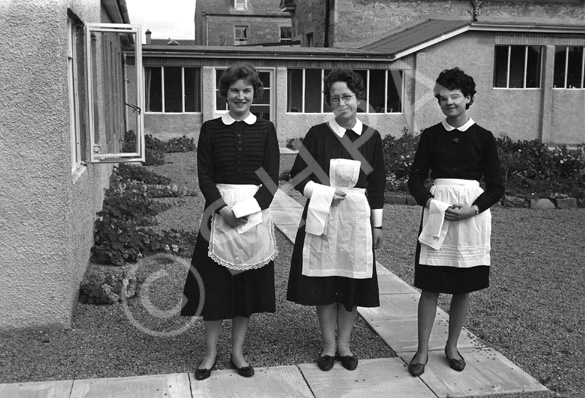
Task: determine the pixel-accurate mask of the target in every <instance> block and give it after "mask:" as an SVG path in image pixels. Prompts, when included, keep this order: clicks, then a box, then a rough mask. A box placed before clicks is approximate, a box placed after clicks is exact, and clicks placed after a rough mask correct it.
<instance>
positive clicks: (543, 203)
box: [530, 199, 555, 210]
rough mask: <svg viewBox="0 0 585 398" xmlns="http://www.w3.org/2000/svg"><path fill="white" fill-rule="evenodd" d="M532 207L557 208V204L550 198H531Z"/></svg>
mask: <svg viewBox="0 0 585 398" xmlns="http://www.w3.org/2000/svg"><path fill="white" fill-rule="evenodd" d="M530 208H531V209H543V210H546V209H555V204H554V203H553V202H551V200H550V199H530Z"/></svg>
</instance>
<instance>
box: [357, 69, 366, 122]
mask: <svg viewBox="0 0 585 398" xmlns="http://www.w3.org/2000/svg"><path fill="white" fill-rule="evenodd" d="M354 72H356V73H357V74H358V75H360V76H361V77H362V80H363V81H364V87H365V88H366V98H364V100H363V101H362V102H361V103H360V104H359V105H358V108H357V111H358V113H364V112H366V111H367V105H368V91H367V89H368V71H367V70H354Z"/></svg>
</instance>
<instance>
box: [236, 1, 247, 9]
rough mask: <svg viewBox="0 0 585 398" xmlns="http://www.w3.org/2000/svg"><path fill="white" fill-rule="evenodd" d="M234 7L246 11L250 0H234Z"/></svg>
mask: <svg viewBox="0 0 585 398" xmlns="http://www.w3.org/2000/svg"><path fill="white" fill-rule="evenodd" d="M234 9H235V10H238V11H246V10H247V9H248V0H234Z"/></svg>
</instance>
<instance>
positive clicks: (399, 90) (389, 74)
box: [286, 68, 405, 115]
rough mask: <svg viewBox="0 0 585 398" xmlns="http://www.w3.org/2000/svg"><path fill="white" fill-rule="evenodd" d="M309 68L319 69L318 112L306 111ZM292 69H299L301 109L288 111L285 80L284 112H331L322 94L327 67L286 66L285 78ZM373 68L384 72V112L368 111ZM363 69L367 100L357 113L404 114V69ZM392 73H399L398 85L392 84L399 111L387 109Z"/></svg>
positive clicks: (288, 83)
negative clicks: (363, 107)
mask: <svg viewBox="0 0 585 398" xmlns="http://www.w3.org/2000/svg"><path fill="white" fill-rule="evenodd" d="M308 69H310V70H320V74H321V76H320V79H319V80H320V87H319V97H320V104H321V105H320V111H319V112H307V111H306V104H307V102H306V99H307V93H306V84H307V78H306V71H307V70H308ZM292 70H296V71H301V72H302V74H301V78H302V82H301V83H302V84H300V87H301V93H302V95H301V109H300V110H299V112H291V111H289V108H290V106H289V100H290V99H289V98H290V97H289V93H288V87H290V82H288V81H287V104H286V109H287V111H286V113H287V114H291V115H295V114H314V115H315V114H323V113H329V112H331V108H330V106H329V105H327V104H326V103H325V98H324V95H323V90H324V88H325V86H324V82H323V79H324V78H325V75H326V72H327V73H328V72H329V71H330V69H329V68H288V69H287V80H288V79H289V76H290V74H289V73H288V72H289V71H292ZM372 70H375V71H383V72H384V98H385V101H384V112H371V111H370V106H369V104H370V102H369V98H370V87H371V84H370V71H372ZM354 71H356V72H358V70H357V69H356V70H354ZM362 71H365V72H366V80H365V81H364V84H365V85H366V100H367V105H368V106H366V107H365V111H363V112H361V111H360V112H358V114H366V115H400V114H404V87H405V86H404V85H405V82H404V70H402V69H359V72H362ZM393 73H398V74H399V75H400V87H396V84H394V86H395V87H396V88H397V92H396V94H397V95H398V97H399V101H400V111H399V112H394V111H393V112H389V111H388V109H389V107H388V94H389V91H388V85H389V79H393V80H394V78H393V76H392V75H393Z"/></svg>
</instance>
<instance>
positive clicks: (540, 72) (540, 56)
mask: <svg viewBox="0 0 585 398" xmlns="http://www.w3.org/2000/svg"><path fill="white" fill-rule="evenodd" d="M498 47H507V54H506V86H505V87H501V86H497V73H496V72H497V67H498V58H497V50H496V49H497V48H498ZM512 47H523V48H524V65H522V68H523V72H522V87H510V80H511V79H510V75H511V73H510V71H511V69H512V62H511V59H512ZM530 47H535V48H536V47H537V48H539V53H538V63H539V65H538V86H537V87H527V85H526V82H527V78H528V68H529V65H528V58H529V53H528V50H529V48H530ZM543 49H544V46H542V45H530V44H502V45H500V44H497V45H496V46H495V48H494V72H493V73H494V74H493V82H492V83H493V84H492V86H493V88H494V89H499V90H541V89H542V83H543V81H542V79H543Z"/></svg>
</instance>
